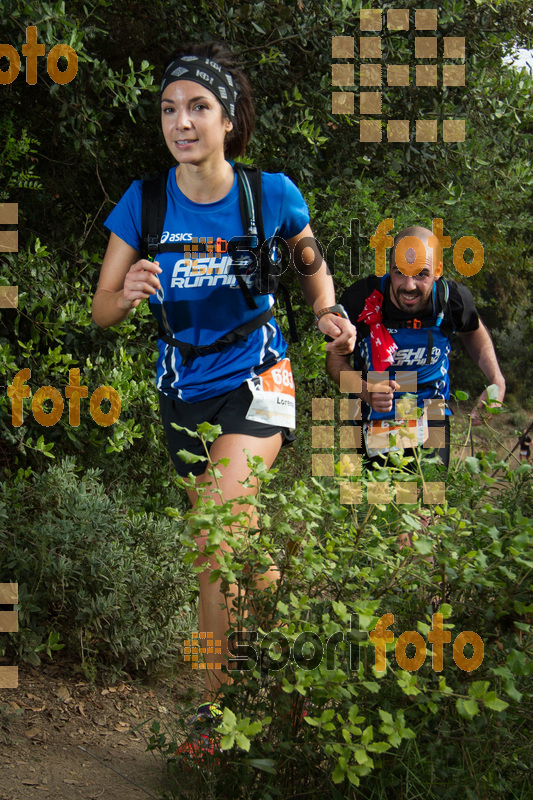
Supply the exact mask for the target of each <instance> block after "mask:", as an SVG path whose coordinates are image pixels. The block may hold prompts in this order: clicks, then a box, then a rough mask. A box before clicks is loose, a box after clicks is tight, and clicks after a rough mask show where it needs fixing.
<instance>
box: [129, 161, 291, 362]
mask: <svg viewBox="0 0 533 800" xmlns="http://www.w3.org/2000/svg"><path fill="white" fill-rule="evenodd" d="M234 167H235V171H236V173H237V180H238V185H239V208H240V213H241V220H242V225H243V230H245V231H246V234H245V235H244V236H242V237H233V238H232V239H231V240H230V241H229V242H227V253H228V255H230V256H231V258H232V267H233V271H234V274H235V278H236V280H237V283H238V285H239V287H240V289H241V291H242V293H243V295H244V299H245V301H246V305H247V306H248V308H250V309H255V308H257V307H258V306H257V303H256V302H255V300H254V297H253V294H252V292H251V291H250V289H249V287H248V284H247V283H246V281H245V280H244V277H243V276H244V275H246V274H247V272H248V271H249V270H250V263H249V262H250V256H251V257H252V260H253V262H255V269H254V270H253V274H254V281H253V286H254V288H255V289H256V291H257V292H258V293H259V294H274V293H275V292H276V291H277V290H278V288H280V289H281V290H282V292H283V295H284V298H285V305H286V308H287V317H288V321H289V329H290V333H291V339H292V341H293V342H297V341H298V334H297V331H296V324H295V321H294V314H293V311H292V306H291V302H290V297H289V293H288V290H287V288H286V287H285V286H284V285H283V284H282V283H280V275H281V273H282V271H283V263H282V256H281V254H279V257H278V258H273V252H272V249H273V248H272V247H271V242H268V241H267V240H266V237H265V231H264V227H263V215H262V212H261V198H262V180H261V170H260V169H257V168H255V167H248V166H246V165H244V164H239V163H235V164H234ZM167 178H168V170H165V171H164V172H161V173H159V174H157V175H155V176H153V177H150V176H147V177H145V179H144V181H143V189H142V215H141V247H140V253H141V258H148V259H150V260H151V261H153V260H154V258H155V257H156V256H157V254H158V253H168V252H185V247H187V249H188V250H190V248H191V245H190V243H187V244H186V243H184V242H161V236H162V234H163V226H164V223H165V213H166V208H167V191H166V186H167ZM193 247H194V250H195V251H196V252H197V253H198V255H200V254H201V253H207V252H208V251H210V250H211V251H212V248H213V244H212V243H208V242H207V241H205V240H204V241H203V242H202V241H201V240H200V241H199V242H198V243H197V244H194V246H193ZM274 251H275V252H277V251H278V248H277V247H275V248H274ZM271 318H272V311H271V310H270V309H269V310H268V311H266V312H264V313H263V314H260V315H259V316H258V317H256V318H255V319H252V320H250V321H249V322H247V323H245V324H244V325H241V326H240V327H238V328H235V329H234V330H233V331H230V332H229V333H228V334H226V335H225V336H223V337H221V338H220V339H217V340H216V342H213V344H210V345H203V346H199V347H195V346H194V345H190V344H188V343H186V342H180V341H178V340H177V339H175V338H174V337H173V336H171V335H170V333H171V332H170V331H169V330H167V331H162V330H160V332H159V333H160V337H159V338H161V339H162V340H163V341H164V342H166V343H167V344H170V345H172V346H173V347H177V348H178V349H179V351H180V354H181V356H182V360H183V363H185V362H186V361H187V360H188V359H190V358H195V357H196V356H200V355H207V354H209V353H217V352H220V350H222V348H223V347H226V346H227V345H228V344H232V343H233V342H235V341H238V340H239V339H246V337H247V336H248V334H250V333H252V331H254V330H257V328H260V327H261V326H262V325H264V324H265V323H266V322H268V320H269V319H271Z"/></svg>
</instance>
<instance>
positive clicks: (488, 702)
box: [483, 692, 509, 711]
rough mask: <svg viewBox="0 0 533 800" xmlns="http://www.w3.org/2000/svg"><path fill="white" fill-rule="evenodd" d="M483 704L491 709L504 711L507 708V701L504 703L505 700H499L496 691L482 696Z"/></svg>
mask: <svg viewBox="0 0 533 800" xmlns="http://www.w3.org/2000/svg"><path fill="white" fill-rule="evenodd" d="M483 705H485V706H486V707H487V708H490V709H491V710H492V711H504V710H505V709H506V708H508V706H509V703H506V702H505V700H500V698H499V697H498V696H497V695H496V692H489V693H488V694H487V695H486V696H485V697H484V698H483Z"/></svg>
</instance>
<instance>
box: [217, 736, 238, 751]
mask: <svg viewBox="0 0 533 800" xmlns="http://www.w3.org/2000/svg"><path fill="white" fill-rule="evenodd" d="M234 742H235V736H234V735H233V734H232V733H227V734H226V735H225V736H223V737H222V739H221V740H220V749H221V750H230V749H231V748H232V747H233V744H234Z"/></svg>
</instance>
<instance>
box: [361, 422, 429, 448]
mask: <svg viewBox="0 0 533 800" xmlns="http://www.w3.org/2000/svg"><path fill="white" fill-rule="evenodd" d="M363 436H364V437H365V445H366V452H367V453H368V455H369V456H370V457H372V456H378V455H385V453H389V452H391V451H393V450H399V449H400V448H402V449H404V450H406V449H407V448H411V449H413V448H415V447H417V445H423V444H424V442H425V441H426V439H427V438H428V427H427V422H426V420H425V419H424V418H423V417H420V418H419V419H408V420H393V419H379V420H371V421H370V422H365V424H364V425H363Z"/></svg>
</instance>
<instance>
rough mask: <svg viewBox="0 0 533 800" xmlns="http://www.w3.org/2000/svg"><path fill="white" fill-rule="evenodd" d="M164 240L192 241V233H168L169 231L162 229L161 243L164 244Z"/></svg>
mask: <svg viewBox="0 0 533 800" xmlns="http://www.w3.org/2000/svg"><path fill="white" fill-rule="evenodd" d="M166 242H192V233H170V231H163V234H162V236H161V244H165V243H166Z"/></svg>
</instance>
